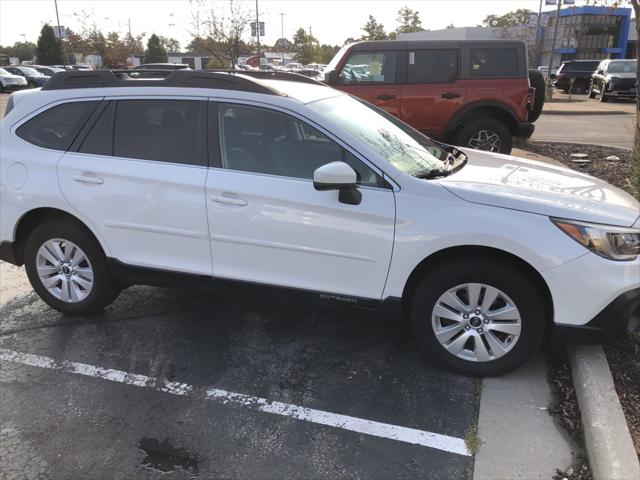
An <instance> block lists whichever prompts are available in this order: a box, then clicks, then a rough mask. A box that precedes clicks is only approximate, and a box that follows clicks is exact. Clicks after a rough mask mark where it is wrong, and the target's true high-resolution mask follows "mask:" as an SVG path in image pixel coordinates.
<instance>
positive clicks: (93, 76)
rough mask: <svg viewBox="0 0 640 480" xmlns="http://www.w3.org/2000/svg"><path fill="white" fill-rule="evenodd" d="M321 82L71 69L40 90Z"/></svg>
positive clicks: (288, 76) (253, 88)
mask: <svg viewBox="0 0 640 480" xmlns="http://www.w3.org/2000/svg"><path fill="white" fill-rule="evenodd" d="M260 79H264V80H286V81H290V82H300V83H312V84H316V85H323V84H322V83H320V82H318V81H316V80H313V79H311V78H309V77H305V76H304V75H298V74H295V73H288V72H262V71H249V70H94V71H80V70H71V71H65V72H58V73H56V74H54V75H53V76H52V77H51V78H50V79H49V81H47V83H46V84H45V85H44V86H43V87H42V90H67V89H74V88H101V87H105V88H106V87H186V88H215V89H222V90H241V91H246V92H254V93H265V94H268V95H282V93H281V92H279V91H278V90H276V89H274V88H271V87H268V86H266V85H264V84H263V83H261V82H260V81H259V80H260Z"/></svg>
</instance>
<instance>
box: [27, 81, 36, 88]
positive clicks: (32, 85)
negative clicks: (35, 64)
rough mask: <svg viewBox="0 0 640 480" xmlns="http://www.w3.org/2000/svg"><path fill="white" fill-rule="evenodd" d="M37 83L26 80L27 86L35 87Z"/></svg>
mask: <svg viewBox="0 0 640 480" xmlns="http://www.w3.org/2000/svg"><path fill="white" fill-rule="evenodd" d="M36 87H37V85H36V84H35V83H34V82H28V83H27V88H36Z"/></svg>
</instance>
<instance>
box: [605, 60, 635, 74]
mask: <svg viewBox="0 0 640 480" xmlns="http://www.w3.org/2000/svg"><path fill="white" fill-rule="evenodd" d="M636 68H637V63H636V61H635V60H632V61H630V62H611V63H610V64H609V67H608V68H607V72H609V73H636Z"/></svg>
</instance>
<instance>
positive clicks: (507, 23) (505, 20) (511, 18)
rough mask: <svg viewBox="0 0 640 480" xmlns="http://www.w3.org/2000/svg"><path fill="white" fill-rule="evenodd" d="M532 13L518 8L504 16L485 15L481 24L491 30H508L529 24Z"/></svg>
mask: <svg viewBox="0 0 640 480" xmlns="http://www.w3.org/2000/svg"><path fill="white" fill-rule="evenodd" d="M532 13H533V12H532V11H531V10H529V9H526V8H519V9H517V10H514V11H512V12H508V13H505V14H504V15H487V16H486V17H484V20H483V21H482V24H483V25H484V26H485V27H491V28H508V27H515V26H516V25H525V24H527V23H529V17H530V15H531V14H532Z"/></svg>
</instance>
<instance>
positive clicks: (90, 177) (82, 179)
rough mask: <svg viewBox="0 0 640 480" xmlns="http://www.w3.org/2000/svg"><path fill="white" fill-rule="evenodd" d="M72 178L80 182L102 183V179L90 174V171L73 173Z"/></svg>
mask: <svg viewBox="0 0 640 480" xmlns="http://www.w3.org/2000/svg"><path fill="white" fill-rule="evenodd" d="M73 179H74V180H75V181H76V182H80V183H94V184H96V185H102V184H103V183H104V180H103V179H102V178H100V177H96V176H95V175H91V174H90V173H83V174H82V175H74V176H73Z"/></svg>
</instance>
